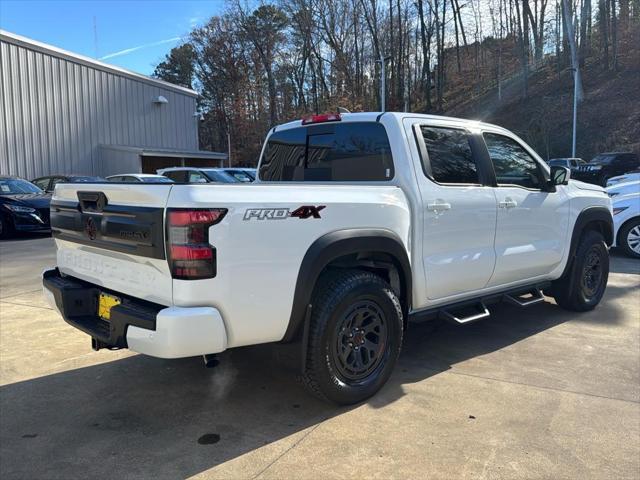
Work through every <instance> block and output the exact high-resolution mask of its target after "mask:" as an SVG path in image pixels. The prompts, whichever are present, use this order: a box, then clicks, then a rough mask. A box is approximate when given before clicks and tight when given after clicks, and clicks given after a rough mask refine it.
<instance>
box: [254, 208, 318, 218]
mask: <svg viewBox="0 0 640 480" xmlns="http://www.w3.org/2000/svg"><path fill="white" fill-rule="evenodd" d="M325 207H326V205H318V206H315V205H303V206H301V207H298V208H296V209H295V210H293V211H291V210H289V209H288V208H247V210H246V211H245V212H244V220H252V219H255V220H284V219H285V218H289V217H296V218H300V219H305V218H321V217H320V211H321V210H323V209H324V208H325Z"/></svg>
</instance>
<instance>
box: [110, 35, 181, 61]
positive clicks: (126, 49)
mask: <svg viewBox="0 0 640 480" xmlns="http://www.w3.org/2000/svg"><path fill="white" fill-rule="evenodd" d="M178 40H180V37H173V38H167V39H166V40H160V41H158V42H153V43H147V44H145V45H140V46H138V47H132V48H125V49H124V50H120V51H119V52H113V53H110V54H108V55H105V56H104V57H100V60H107V59H108V58H113V57H121V56H122V55H128V54H130V53H131V52H135V51H137V50H142V49H143V48H149V47H156V46H158V45H162V44H163V43H171V42H176V41H178Z"/></svg>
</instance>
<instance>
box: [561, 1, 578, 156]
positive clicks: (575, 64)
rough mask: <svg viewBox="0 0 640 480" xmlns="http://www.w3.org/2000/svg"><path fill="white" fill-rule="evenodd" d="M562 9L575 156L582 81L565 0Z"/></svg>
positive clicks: (573, 151) (573, 152) (574, 154)
mask: <svg viewBox="0 0 640 480" xmlns="http://www.w3.org/2000/svg"><path fill="white" fill-rule="evenodd" d="M562 6H563V7H564V8H563V9H562V10H563V11H564V25H565V28H566V29H567V37H569V38H568V40H569V49H570V50H571V67H572V70H573V136H572V143H571V156H572V157H575V156H576V130H577V123H578V102H580V101H582V82H581V81H580V68H579V66H578V52H577V49H576V40H575V37H574V36H573V19H572V18H571V16H570V15H569V4H568V2H567V0H562Z"/></svg>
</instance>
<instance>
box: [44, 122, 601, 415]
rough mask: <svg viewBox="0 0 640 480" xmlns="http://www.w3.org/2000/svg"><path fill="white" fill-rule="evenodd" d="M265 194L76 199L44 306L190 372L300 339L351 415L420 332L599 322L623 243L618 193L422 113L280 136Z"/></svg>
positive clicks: (60, 230) (108, 191)
mask: <svg viewBox="0 0 640 480" xmlns="http://www.w3.org/2000/svg"><path fill="white" fill-rule="evenodd" d="M258 171H259V179H258V180H257V181H256V183H253V184H240V183H237V184H167V183H158V184H147V183H145V184H139V183H137V184H125V183H94V184H61V183H59V184H57V185H56V189H55V194H54V196H53V201H52V203H51V225H52V229H53V235H54V237H55V242H56V245H57V267H56V268H54V269H51V270H47V271H45V272H44V274H43V282H44V291H45V295H46V296H47V297H48V298H49V300H50V302H51V304H52V306H53V307H54V308H56V309H57V310H58V311H59V312H60V314H61V315H62V316H63V317H64V319H65V320H66V321H67V322H68V323H70V324H71V325H73V326H75V327H77V328H79V329H80V330H82V331H84V332H86V333H87V334H89V335H90V336H91V338H92V345H93V347H94V348H95V349H99V348H113V349H116V348H129V349H131V350H134V351H136V352H140V353H143V354H147V355H151V356H155V357H161V358H177V357H187V356H196V355H208V354H215V353H218V352H222V351H223V350H226V349H229V348H233V347H239V346H243V345H253V344H260V343H267V342H279V343H290V344H292V345H293V347H294V349H295V350H296V351H297V352H299V354H300V360H301V361H300V362H299V363H300V366H299V367H298V368H299V369H301V372H300V373H301V377H302V378H303V380H304V382H305V384H306V385H307V386H308V387H309V388H310V390H311V391H312V392H313V393H315V394H316V395H318V396H320V397H321V398H324V399H326V400H329V401H332V402H335V403H339V404H350V403H355V402H359V401H361V400H364V399H366V398H368V397H369V396H371V395H373V394H374V393H375V392H376V391H377V390H378V389H380V388H381V387H382V385H383V384H384V383H385V382H386V381H387V379H388V378H389V376H390V375H391V372H392V369H393V367H394V364H395V363H396V359H397V358H398V355H399V353H400V348H401V344H402V339H403V335H406V334H410V332H411V330H410V329H409V330H407V324H408V322H409V321H410V320H419V321H423V320H427V319H430V318H444V319H447V320H450V321H452V322H456V323H459V324H465V323H468V322H472V321H476V320H480V319H483V318H486V317H488V316H489V310H488V307H487V306H488V305H490V304H491V303H493V302H498V301H508V302H510V303H513V304H515V305H518V306H521V307H528V306H530V305H533V304H536V303H538V302H541V301H544V297H543V292H544V293H545V294H547V295H549V296H552V297H554V298H555V300H556V302H557V303H558V304H559V305H560V306H561V307H563V308H567V309H570V310H573V311H585V310H590V309H592V308H594V307H595V306H596V305H597V304H598V303H599V302H600V299H601V298H602V295H603V293H604V290H605V288H606V284H607V277H608V273H609V257H608V248H607V246H608V245H611V244H612V242H613V229H612V209H611V202H610V199H609V197H608V196H607V195H606V194H605V192H604V191H603V189H602V188H600V187H598V186H594V185H588V184H584V183H581V182H575V181H569V178H568V177H569V175H570V174H569V170H568V169H566V168H563V167H553V168H551V169H549V167H548V166H547V165H546V164H545V163H544V162H543V161H542V160H541V159H540V158H539V157H538V155H536V153H535V152H534V151H533V150H532V149H531V148H530V147H529V146H527V145H526V144H525V143H524V142H523V141H522V140H520V139H519V138H518V137H517V136H515V135H513V134H512V133H510V132H509V131H507V130H505V129H503V128H499V127H496V126H493V125H488V124H484V123H480V122H476V121H467V120H460V119H454V118H445V117H438V116H429V115H418V114H409V113H383V114H380V113H354V114H344V115H342V116H340V115H316V116H313V117H310V118H308V119H305V120H303V121H295V122H291V123H287V124H286V125H281V126H278V127H275V128H273V129H272V130H271V131H270V132H269V135H268V137H267V139H266V142H265V145H264V149H263V152H262V156H261V160H260V165H259V170H258Z"/></svg>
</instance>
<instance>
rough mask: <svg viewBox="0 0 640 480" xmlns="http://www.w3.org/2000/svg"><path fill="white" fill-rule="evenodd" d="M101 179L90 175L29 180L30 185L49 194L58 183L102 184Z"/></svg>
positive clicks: (51, 176) (52, 176)
mask: <svg viewBox="0 0 640 480" xmlns="http://www.w3.org/2000/svg"><path fill="white" fill-rule="evenodd" d="M103 181H104V179H103V178H101V177H96V176H91V175H49V176H47V177H39V178H36V179H34V180H31V183H33V184H34V185H36V186H37V187H38V188H40V189H41V190H44V191H45V192H48V193H51V192H53V189H54V188H55V186H56V183H59V182H72V183H81V182H84V183H89V182H103Z"/></svg>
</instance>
